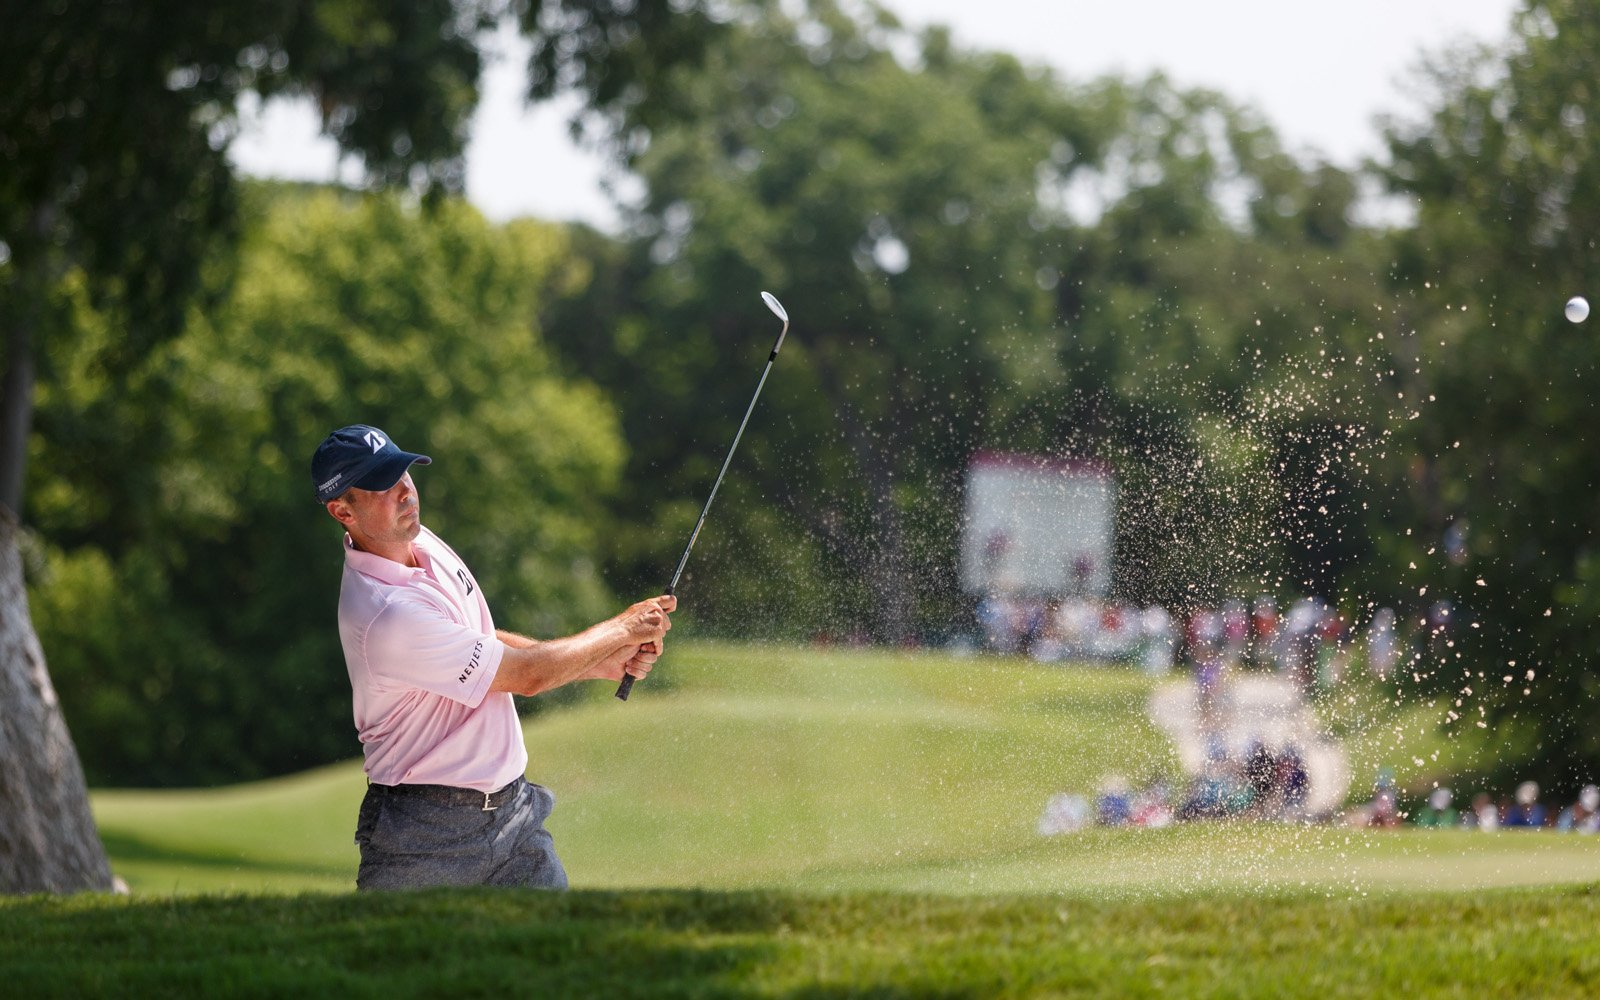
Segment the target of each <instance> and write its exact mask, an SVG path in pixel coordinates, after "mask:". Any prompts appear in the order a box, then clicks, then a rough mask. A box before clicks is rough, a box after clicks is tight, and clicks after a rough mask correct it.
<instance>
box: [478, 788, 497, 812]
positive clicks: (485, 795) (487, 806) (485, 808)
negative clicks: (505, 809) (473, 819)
mask: <svg viewBox="0 0 1600 1000" xmlns="http://www.w3.org/2000/svg"><path fill="white" fill-rule="evenodd" d="M491 794H493V793H491V792H484V793H483V808H482V809H479V810H478V811H479V812H486V813H489V812H494V811H495V810H496V809H499V808H500V807H499V806H492V805H490V804H489V796H490V795H491Z"/></svg>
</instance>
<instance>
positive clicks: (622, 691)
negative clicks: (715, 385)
mask: <svg viewBox="0 0 1600 1000" xmlns="http://www.w3.org/2000/svg"><path fill="white" fill-rule="evenodd" d="M761 301H763V302H765V303H766V304H767V308H768V309H771V310H772V314H773V315H774V316H776V317H778V318H779V319H781V320H783V329H782V330H779V331H778V340H777V343H775V344H773V345H772V353H771V354H769V355H767V367H765V368H763V369H762V370H761V381H759V382H757V383H756V391H755V395H753V396H751V397H750V405H749V406H747V407H745V411H744V419H743V420H741V421H739V432H738V433H737V434H735V435H734V436H733V444H732V445H730V446H729V447H728V457H727V458H725V459H723V460H722V471H721V472H719V473H717V481H716V482H714V483H712V484H711V495H710V496H708V497H706V505H705V507H703V508H701V510H700V520H698V521H696V522H695V523H694V531H693V532H691V533H690V534H689V544H688V545H685V546H684V547H683V558H681V559H679V560H678V568H677V570H676V571H674V572H673V574H672V582H671V583H669V584H667V590H666V596H669V597H670V596H671V595H672V594H673V592H674V591H676V590H677V589H678V578H679V577H681V576H682V575H683V567H684V566H685V565H687V564H688V562H689V550H690V549H693V548H694V540H695V539H696V538H699V537H700V528H701V526H702V525H704V524H705V523H706V515H707V514H708V513H710V512H711V501H713V500H715V499H716V498H717V488H718V487H720V486H721V485H722V477H723V476H725V475H727V474H728V463H729V462H732V461H733V453H734V452H735V451H736V450H737V449H738V447H739V439H740V438H742V437H744V426H745V424H748V423H749V422H750V414H751V412H753V411H754V410H755V408H756V400H758V399H760V398H761V387H762V386H764V385H766V384H767V373H768V372H770V371H772V362H773V361H775V360H777V357H778V349H779V348H780V347H782V346H783V337H784V334H787V333H788V332H789V314H788V313H787V312H784V310H783V306H782V305H781V304H780V303H779V302H778V300H777V299H775V298H773V296H772V293H770V292H762V293H761ZM634 680H635V678H634V676H633V675H632V674H623V675H622V683H621V684H619V685H617V700H618V701H627V700H628V692H629V691H632V690H633V682H634Z"/></svg>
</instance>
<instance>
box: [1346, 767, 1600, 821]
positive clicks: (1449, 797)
mask: <svg viewBox="0 0 1600 1000" xmlns="http://www.w3.org/2000/svg"><path fill="white" fill-rule="evenodd" d="M1344 819H1345V822H1346V823H1348V824H1349V825H1351V826H1379V827H1391V826H1401V825H1405V824H1411V825H1415V826H1427V827H1459V828H1462V829H1468V830H1482V831H1485V832H1489V833H1492V832H1494V831H1495V830H1502V829H1511V830H1515V829H1530V828H1539V827H1551V828H1553V829H1556V830H1561V831H1564V832H1568V833H1600V787H1597V786H1595V785H1585V786H1584V787H1583V789H1582V790H1581V791H1579V792H1578V797H1577V799H1576V800H1574V801H1573V802H1572V803H1570V804H1569V805H1567V806H1565V807H1563V808H1561V809H1558V810H1554V811H1552V810H1550V809H1547V808H1546V807H1545V805H1544V804H1543V803H1541V802H1540V801H1539V785H1538V784H1537V783H1536V782H1532V781H1524V782H1522V783H1521V784H1519V785H1518V786H1517V790H1516V793H1515V794H1514V795H1512V797H1511V798H1509V799H1500V800H1496V799H1495V798H1494V796H1492V795H1490V794H1489V793H1488V792H1478V793H1477V794H1476V795H1474V796H1473V797H1472V801H1471V803H1470V804H1469V805H1468V806H1467V807H1466V808H1464V809H1459V810H1458V809H1456V808H1455V793H1454V792H1452V791H1451V790H1450V789H1449V788H1446V787H1439V788H1435V789H1433V790H1432V791H1431V792H1429V793H1428V798H1427V800H1426V801H1425V802H1424V804H1423V805H1421V806H1419V807H1417V808H1415V809H1412V810H1409V811H1407V810H1403V809H1401V808H1400V805H1399V802H1398V799H1397V793H1396V789H1395V787H1394V781H1393V779H1392V778H1391V777H1390V776H1389V774H1388V773H1387V772H1381V773H1380V774H1379V775H1378V780H1377V784H1376V786H1375V788H1374V790H1373V796H1372V801H1371V802H1370V803H1367V804H1365V805H1361V806H1357V807H1356V808H1354V809H1351V810H1349V811H1348V812H1346V813H1345V814H1344Z"/></svg>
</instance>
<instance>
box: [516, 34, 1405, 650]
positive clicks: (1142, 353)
mask: <svg viewBox="0 0 1600 1000" xmlns="http://www.w3.org/2000/svg"><path fill="white" fill-rule="evenodd" d="M896 31H897V29H896V28H895V26H894V25H893V23H892V21H890V20H888V19H886V18H879V19H877V20H873V19H870V18H867V17H862V18H859V19H853V18H851V17H848V16H846V15H845V14H843V13H841V12H840V11H839V10H838V9H837V8H835V7H834V6H833V5H831V4H828V3H815V4H810V5H808V6H807V7H806V8H804V10H803V11H801V12H800V13H799V14H798V15H797V17H796V18H795V19H792V20H791V19H789V18H787V17H785V16H782V15H779V14H777V13H774V12H771V11H767V12H766V13H765V14H764V15H763V16H760V17H756V16H752V17H750V18H746V19H744V22H743V23H741V24H740V25H738V26H736V27H734V28H733V29H731V30H730V31H729V33H728V35H727V37H726V38H725V39H724V40H723V41H722V42H721V43H720V44H718V45H716V46H714V47H712V48H711V49H710V51H709V52H708V54H707V60H708V61H707V65H706V66H705V68H704V69H703V70H696V71H690V70H687V69H684V70H681V71H680V72H679V73H678V74H677V75H676V76H674V77H672V78H671V84H670V85H663V86H660V87H658V88H657V91H656V95H657V97H658V98H660V100H661V101H662V102H664V103H665V104H666V105H667V106H670V107H671V108H673V109H674V113H673V115H671V116H667V117H665V118H642V117H641V118H640V119H638V120H637V121H634V120H633V119H624V124H625V125H632V126H634V127H635V128H636V129H637V131H638V132H639V133H640V134H641V135H643V134H644V133H646V132H647V138H648V141H647V142H646V141H644V139H643V138H641V139H640V141H639V142H638V143H636V144H635V145H634V146H632V147H630V150H631V152H630V153H629V161H628V162H629V164H630V166H632V167H633V168H634V169H635V170H637V171H638V172H639V173H640V175H641V176H642V177H643V178H644V179H645V180H646V181H647V182H648V185H649V192H650V193H649V201H648V204H647V205H646V206H645V210H644V212H643V213H642V214H641V215H640V216H639V217H638V218H637V219H636V220H635V221H636V229H635V234H634V238H633V239H632V240H631V241H630V242H629V243H628V244H627V245H626V246H624V247H621V248H617V247H604V246H587V245H584V244H581V243H580V244H579V246H580V248H581V249H583V250H584V252H585V253H586V254H587V255H588V256H589V257H590V259H591V260H593V261H594V272H595V279H594V283H593V285H592V286H591V287H590V288H589V289H588V291H586V292H585V293H583V294H582V295H580V296H578V297H576V298H569V299H567V300H565V301H564V302H563V303H561V304H560V305H559V306H558V307H556V308H555V309H554V310H553V311H552V312H551V313H550V319H549V322H548V324H547V325H548V326H549V327H550V329H551V330H552V331H553V334H552V336H553V343H554V344H555V345H556V346H557V347H558V349H559V350H560V351H561V353H562V355H563V356H564V357H565V358H567V359H568V361H569V363H571V364H572V365H573V366H574V367H575V369H576V370H577V371H580V372H582V373H584V374H586V375H590V376H592V377H594V378H596V379H597V380H599V381H601V382H602V383H603V384H606V385H608V386H612V387H616V388H618V389H619V390H620V389H621V388H622V387H624V386H632V385H638V384H641V383H643V382H645V381H648V382H649V384H650V385H651V388H652V391H651V392H650V393H646V394H630V395H628V396H627V397H625V399H624V408H625V409H624V421H625V424H626V427H627V430H628V436H629V439H630V441H631V442H632V443H633V444H634V449H635V450H634V458H633V465H632V467H631V469H630V473H629V476H628V478H629V479H630V480H632V479H643V478H645V477H646V476H654V477H660V478H659V483H660V495H658V494H656V493H654V492H652V493H651V494H648V495H646V494H634V495H631V496H629V497H628V498H626V500H625V503H624V507H623V510H624V512H625V516H626V517H627V518H628V519H630V520H637V521H639V522H642V523H644V524H646V525H649V526H650V527H649V528H648V529H641V531H640V535H641V537H639V538H637V539H636V540H635V543H634V544H632V545H631V546H630V547H629V548H625V549H621V550H619V551H618V552H617V553H616V554H615V555H614V556H613V560H612V563H611V567H612V569H611V572H612V574H613V576H614V577H615V578H616V579H618V580H619V581H627V584H628V585H630V586H634V585H637V584H636V581H642V580H644V579H651V578H655V577H660V576H663V575H664V574H665V572H666V570H665V569H663V568H662V567H669V566H670V564H671V563H670V560H671V558H672V557H673V556H674V555H675V554H676V553H675V550H674V548H673V543H674V542H675V541H676V540H677V539H678V538H681V537H682V532H683V531H685V530H686V529H687V526H688V524H689V523H692V517H693V511H694V508H695V503H694V499H693V498H695V497H697V496H703V495H704V491H705V489H707V488H708V486H709V482H710V479H711V477H712V476H713V475H714V473H715V471H716V468H717V462H718V461H719V460H720V457H721V453H720V449H721V448H722V447H724V445H723V444H722V442H724V441H726V440H729V439H730V438H731V435H732V431H733V427H734V425H735V423H736V421H737V420H738V418H739V416H740V414H741V412H742V410H741V409H740V407H741V404H742V401H743V399H744V396H743V393H745V392H747V391H748V388H747V386H748V385H749V383H750V380H751V379H753V377H754V373H755V372H756V371H757V369H758V368H759V365H760V360H761V352H763V351H765V350H766V347H767V344H768V341H767V340H766V338H765V336H764V335H763V334H764V333H765V332H766V331H767V330H769V329H770V328H771V325H772V321H771V320H770V318H769V317H767V316H766V314H765V313H764V312H763V310H762V308H761V305H760V302H759V301H758V300H757V298H756V295H755V293H756V291H757V290H759V289H763V288H765V289H769V290H771V291H773V292H775V293H776V294H777V295H778V296H779V298H780V299H782V300H783V301H784V302H785V303H786V304H787V307H788V309H789V311H790V313H791V315H792V316H793V317H794V328H793V331H792V334H791V337H790V339H789V341H788V342H787V344H786V346H785V351H784V355H783V356H782V357H781V358H780V359H779V362H778V364H777V366H776V367H775V369H774V375H773V379H772V382H771V384H770V385H769V387H768V389H767V393H766V395H765V396H764V397H763V399H762V403H761V410H760V412H759V413H758V415H757V418H756V419H755V421H754V422H753V424H752V426H751V429H750V431H749V432H748V433H747V436H746V438H745V442H744V444H743V445H741V449H742V450H741V454H740V456H739V463H738V466H739V469H738V475H737V477H736V482H735V483H733V484H730V486H729V487H726V488H727V489H729V490H730V492H728V493H727V494H726V499H725V500H719V503H721V504H722V506H721V507H720V508H719V510H718V513H717V517H716V519H715V521H714V523H713V524H712V525H710V526H709V527H708V530H707V535H706V537H705V538H704V539H703V541H702V543H701V546H702V547H701V548H697V550H696V556H695V558H696V561H697V564H698V565H699V568H700V571H701V573H702V574H703V578H705V579H714V580H715V581H716V584H715V587H714V588H708V589H706V590H704V591H694V592H691V593H690V594H689V595H686V596H690V597H691V599H692V604H691V605H690V607H691V608H692V613H693V614H696V615H700V616H704V619H705V620H709V622H710V623H711V624H712V626H713V627H714V628H717V629H720V630H723V631H727V632H732V633H735V634H745V635H748V634H761V633H763V632H764V631H766V630H768V629H769V628H771V627H772V626H769V624H768V623H771V622H777V623H781V624H780V625H778V626H777V627H776V629H775V630H776V631H791V632H801V633H805V632H818V631H822V632H833V633H842V632H848V631H854V630H857V629H862V628H867V629H870V631H871V634H873V635H874V636H875V637H876V638H878V639H881V640H886V641H894V640H898V639H902V638H904V637H906V636H907V635H908V634H913V633H920V634H922V635H923V636H924V637H929V638H932V637H937V636H939V635H941V634H945V633H947V632H948V630H949V628H951V627H952V625H953V624H955V623H959V622H961V621H962V620H963V603H962V601H963V599H962V597H961V596H960V595H959V594H958V593H957V592H956V591H957V588H956V586H955V578H954V568H955V564H956V556H955V553H956V549H957V542H958V534H959V529H960V517H961V511H960V505H959V491H960V485H961V480H962V476H963V474H964V471H965V468H966V465H967V461H968V459H969V457H970V455H971V454H972V453H973V452H974V451H976V450H979V449H982V448H993V449H1000V450H1025V451H1036V452H1041V453H1046V454H1052V455H1057V456H1061V457H1066V458H1077V459H1094V460H1098V461H1101V462H1105V463H1109V464H1111V465H1112V466H1114V467H1115V468H1116V470H1117V471H1118V473H1119V477H1120V479H1121V480H1122V482H1123V483H1124V486H1125V489H1126V490H1127V492H1126V493H1125V502H1124V505H1123V506H1124V510H1125V511H1127V512H1128V514H1127V516H1126V517H1125V523H1124V524H1123V525H1122V527H1121V530H1120V542H1119V544H1120V546H1121V558H1120V565H1121V567H1122V568H1123V570H1124V572H1123V573H1122V577H1121V580H1120V581H1119V588H1120V590H1121V594H1122V596H1123V597H1125V598H1128V599H1132V600H1139V601H1154V600H1162V601H1165V602H1167V603H1169V604H1174V605H1189V604H1192V603H1194V602H1198V601H1214V600H1216V599H1218V597H1219V596H1220V595H1222V594H1225V593H1230V592H1231V593H1239V592H1241V591H1243V590H1245V589H1249V590H1260V589H1265V590H1269V591H1280V592H1286V593H1292V592H1295V591H1300V592H1303V590H1304V589H1307V588H1309V589H1315V590H1317V591H1320V592H1323V593H1325V594H1328V595H1329V596H1335V595H1337V594H1338V592H1339V587H1340V583H1341V580H1342V579H1343V577H1344V576H1345V575H1346V574H1347V571H1348V570H1349V568H1350V567H1351V566H1352V565H1353V564H1355V563H1357V562H1358V561H1359V560H1360V559H1362V558H1363V557H1364V556H1365V555H1366V551H1365V546H1364V544H1363V543H1362V541H1361V537H1360V536H1361V533H1362V532H1361V530H1360V529H1361V528H1362V522H1361V514H1360V501H1361V497H1360V495H1359V491H1358V489H1357V487H1356V484H1355V480H1356V479H1357V478H1358V477H1359V474H1360V472H1361V471H1362V467H1361V466H1360V462H1359V460H1358V456H1357V455H1356V454H1355V453H1356V452H1358V451H1361V450H1362V449H1367V448H1370V447H1371V446H1373V445H1374V444H1376V443H1377V442H1378V441H1380V440H1381V437H1382V435H1383V432H1384V431H1385V430H1386V423H1387V421H1388V419H1389V409H1390V407H1389V406H1388V405H1380V404H1378V403H1375V402H1374V400H1373V399H1372V398H1371V396H1370V394H1369V393H1366V392H1362V391H1353V390H1359V389H1361V388H1362V384H1363V383H1364V382H1366V381H1370V379H1368V378H1367V374H1368V372H1367V370H1365V369H1362V370H1359V371H1358V370H1357V362H1356V358H1357V356H1359V354H1360V353H1361V352H1362V351H1363V350H1366V344H1367V341H1366V338H1367V337H1369V336H1370V335H1371V325H1372V319H1373V316H1374V315H1375V312H1374V310H1373V308H1372V307H1373V304H1374V303H1377V302H1379V301H1380V300H1381V299H1382V292H1383V287H1382V283H1381V274H1382V273H1383V265H1382V262H1383V254H1384V247H1383V245H1382V243H1381V241H1380V240H1379V239H1378V238H1376V237H1375V236H1374V235H1373V234H1371V233H1368V232H1362V231H1356V230H1353V229H1352V227H1351V225H1350V224H1349V222H1348V210H1349V208H1350V205H1351V203H1352V201H1353V199H1354V193H1355V183H1354V180H1353V179H1352V178H1351V177H1350V176H1348V175H1347V174H1345V173H1343V172H1341V171H1339V170H1337V169H1335V168H1333V167H1331V166H1327V165H1323V164H1312V165H1310V166H1302V165H1300V164H1299V163H1297V162H1296V161H1295V160H1294V159H1292V158H1291V157H1289V156H1288V155H1287V154H1285V153H1284V152H1283V151H1282V149H1281V146H1280V145H1279V143H1278V141H1277V139H1276V138H1275V136H1274V135H1273V134H1272V132H1271V131H1270V129H1268V128H1267V127H1266V126H1265V125H1264V124H1262V123H1261V122H1260V121H1259V120H1258V119H1257V118H1256V117H1255V116H1254V115H1253V114H1251V113H1250V112H1249V111H1248V110H1246V109H1241V108H1238V107H1236V106H1234V105H1231V104H1229V103H1228V102H1227V101H1225V100H1224V99H1222V98H1220V97H1219V96H1217V95H1215V94H1211V93H1208V92H1204V91H1182V90H1179V89H1177V88H1175V87H1173V86H1172V85H1171V84H1169V83H1168V82H1167V81H1166V80H1164V79H1163V78H1161V77H1159V76H1157V77H1154V78H1152V79H1150V80H1147V81H1144V82H1142V83H1130V82H1127V81H1121V80H1114V79H1113V80H1102V81H1098V82H1095V83H1093V84H1087V85H1072V84H1069V83H1067V82H1065V81H1062V80H1060V79H1058V78H1057V77H1055V76H1054V75H1053V74H1051V73H1050V72H1048V71H1044V70H1041V69H1038V68H1035V67H1028V66H1024V65H1022V64H1021V63H1019V62H1017V61H1016V60H1015V59H1012V58H1010V57H1008V56H1004V55H996V54H992V53H981V52H963V51H960V50H957V49H955V48H954V47H952V45H951V44H950V41H949V38H948V37H947V36H946V35H945V34H944V33H942V32H940V31H937V30H936V31H932V32H929V33H927V34H926V35H924V36H923V37H921V38H920V39H916V40H915V46H916V49H917V55H916V58H915V60H914V63H915V64H914V65H911V66H907V65H905V64H903V63H902V62H901V61H900V60H898V59H897V58H896V57H895V56H893V55H891V53H890V45H889V42H890V40H891V39H893V38H895V37H896ZM899 40H900V41H901V42H909V41H912V40H910V39H907V38H905V37H904V36H903V34H902V35H900V36H899ZM902 47H904V46H902ZM1085 199H1087V200H1088V201H1089V202H1091V203H1093V204H1092V205H1091V206H1090V210H1089V211H1087V212H1086V210H1085V208H1084V206H1083V205H1082V204H1081V203H1082V202H1083V201H1084V200H1085ZM1086 216H1088V217H1086ZM1335 369H1337V378H1336V379H1335V378H1334V375H1335ZM666 427H671V428H682V429H684V430H685V431H686V433H681V434H671V435H669V434H666V433H663V432H662V430H661V428H666ZM1175 542H1176V543H1179V544H1174V543H1175Z"/></svg>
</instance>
